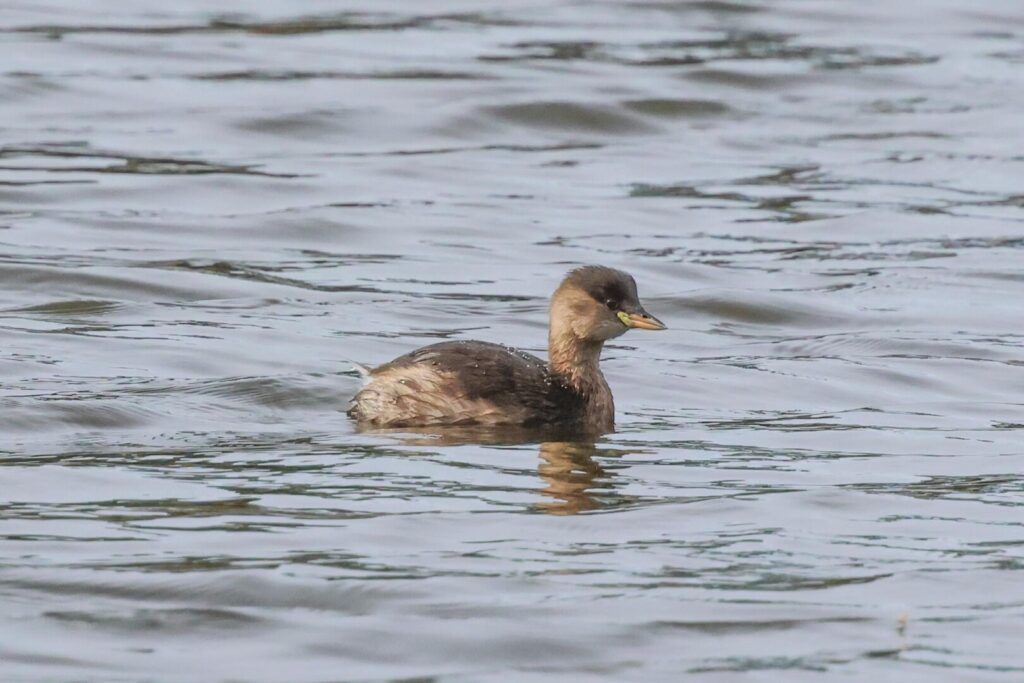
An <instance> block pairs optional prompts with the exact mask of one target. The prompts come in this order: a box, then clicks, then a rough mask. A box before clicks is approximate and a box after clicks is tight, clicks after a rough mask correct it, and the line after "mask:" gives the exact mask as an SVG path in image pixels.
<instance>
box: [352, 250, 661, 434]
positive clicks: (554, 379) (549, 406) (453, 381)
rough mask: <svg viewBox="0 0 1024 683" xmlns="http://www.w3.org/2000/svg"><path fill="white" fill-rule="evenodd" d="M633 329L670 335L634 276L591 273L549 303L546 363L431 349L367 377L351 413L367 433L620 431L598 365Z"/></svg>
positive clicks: (509, 354)
mask: <svg viewBox="0 0 1024 683" xmlns="http://www.w3.org/2000/svg"><path fill="white" fill-rule="evenodd" d="M630 329H640V330H664V329H665V325H664V324H663V323H662V322H661V321H660V320H658V319H657V318H655V317H654V316H652V315H651V314H649V313H648V312H647V311H646V310H644V307H643V306H642V305H641V303H640V299H639V297H638V296H637V291H636V281H635V280H634V279H633V277H632V276H631V275H629V274H628V273H624V272H622V271H621V270H615V269H614V268H607V267H605V266H583V267H581V268H577V269H575V270H573V271H571V272H569V274H568V275H566V277H565V279H564V280H562V283H561V284H560V285H559V286H558V289H556V290H555V293H554V294H553V295H552V297H551V305H550V320H549V328H548V362H546V363H545V362H544V361H543V360H541V359H540V358H537V357H536V356H533V355H531V354H529V353H525V352H523V351H519V350H516V349H513V348H509V347H507V346H503V345H500V344H492V343H490V342H482V341H448V342H442V343H439V344H432V345H430V346H424V347H423V348H421V349H417V350H415V351H412V352H411V353H407V354H405V355H404V356H399V357H398V358H396V359H394V360H393V361H391V362H390V363H385V364H384V365H381V366H380V367H377V368H374V369H372V370H370V369H365V368H364V369H362V370H363V372H364V374H365V376H366V380H367V382H366V385H365V386H364V387H363V388H362V389H361V390H360V391H359V393H357V394H356V395H355V397H354V398H353V399H352V401H351V403H350V404H349V409H348V414H349V416H350V417H352V418H353V419H355V420H356V421H357V423H359V424H360V425H361V426H364V427H372V428H391V427H443V426H461V425H484V426H516V427H559V428H572V429H576V430H579V431H580V432H586V433H604V432H609V431H612V430H614V428H615V405H614V402H613V400H612V392H611V389H610V388H609V387H608V383H607V382H606V381H605V378H604V375H603V374H601V369H600V367H599V363H600V360H601V350H602V348H603V347H604V343H605V342H606V341H608V340H609V339H614V338H615V337H618V336H619V335H621V334H623V333H625V332H626V331H627V330H630Z"/></svg>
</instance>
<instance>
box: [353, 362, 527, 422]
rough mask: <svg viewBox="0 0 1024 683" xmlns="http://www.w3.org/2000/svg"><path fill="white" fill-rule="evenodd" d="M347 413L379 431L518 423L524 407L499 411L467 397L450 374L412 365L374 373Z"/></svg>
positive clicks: (524, 414) (490, 403) (486, 402)
mask: <svg viewBox="0 0 1024 683" xmlns="http://www.w3.org/2000/svg"><path fill="white" fill-rule="evenodd" d="M351 414H352V415H353V416H354V417H356V418H357V419H359V420H361V421H363V422H368V423H371V424H373V425H376V426H378V427H409V426H432V425H459V424H463V425H465V424H483V425H497V424H520V423H522V422H523V420H524V419H525V418H526V411H525V409H523V408H516V409H513V410H511V411H510V410H508V409H504V410H501V409H499V408H498V407H497V406H495V405H494V403H492V402H491V401H488V400H486V399H480V398H469V397H467V396H466V395H465V391H464V390H463V388H462V386H461V385H460V384H459V382H458V380H457V379H456V378H455V376H454V375H453V374H452V373H450V372H445V371H442V370H439V369H437V368H435V367H432V366H429V365H421V364H419V363H414V364H411V365H402V366H399V367H395V368H388V369H386V370H383V371H375V372H374V374H373V375H372V379H371V381H370V383H369V384H367V385H366V386H365V387H364V388H363V389H362V391H360V392H359V393H358V394H356V395H355V397H354V398H353V399H352V403H351Z"/></svg>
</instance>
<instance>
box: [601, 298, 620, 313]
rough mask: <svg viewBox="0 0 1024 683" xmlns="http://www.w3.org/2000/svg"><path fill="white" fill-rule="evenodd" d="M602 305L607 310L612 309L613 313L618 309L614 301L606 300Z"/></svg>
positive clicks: (616, 302)
mask: <svg viewBox="0 0 1024 683" xmlns="http://www.w3.org/2000/svg"><path fill="white" fill-rule="evenodd" d="M604 303H605V305H606V306H607V307H608V308H610V309H612V310H613V311H614V310H616V309H617V308H618V307H619V302H618V301H616V300H615V299H608V301H605V302H604Z"/></svg>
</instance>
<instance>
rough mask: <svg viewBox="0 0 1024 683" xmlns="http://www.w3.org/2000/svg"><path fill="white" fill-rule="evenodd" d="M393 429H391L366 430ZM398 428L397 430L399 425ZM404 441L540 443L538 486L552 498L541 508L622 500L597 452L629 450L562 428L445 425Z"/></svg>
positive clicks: (591, 506) (579, 507)
mask: <svg viewBox="0 0 1024 683" xmlns="http://www.w3.org/2000/svg"><path fill="white" fill-rule="evenodd" d="M366 431H371V432H372V433H378V434H379V433H382V432H383V433H388V432H390V431H391V430H366ZM396 431H397V430H396ZM399 434H400V436H399V438H400V440H401V441H402V443H403V444H406V445H409V446H465V445H471V444H481V445H488V446H514V445H525V444H537V445H538V446H539V456H540V462H539V463H538V465H537V474H538V476H540V478H541V480H543V482H544V487H543V488H541V489H540V490H539V493H540V494H541V495H542V496H545V497H546V498H547V500H544V501H542V502H540V503H537V505H536V508H537V509H538V510H540V511H541V512H545V513H547V514H551V515H574V514H577V513H580V512H587V511H590V510H599V509H602V508H605V507H608V506H610V505H614V504H616V503H619V502H621V501H617V500H616V498H618V497H617V496H614V494H613V491H614V489H615V482H614V480H613V474H612V473H611V472H609V470H608V469H606V468H605V467H603V466H602V465H601V464H600V462H598V460H596V459H595V456H597V457H601V458H605V457H613V458H616V457H621V456H622V455H624V454H626V453H628V452H629V451H624V450H621V449H613V448H599V447H598V446H597V445H596V444H595V443H594V441H593V440H585V441H574V440H572V439H571V438H570V437H571V436H573V435H570V434H566V433H564V432H561V433H560V432H558V431H549V430H547V431H537V430H527V429H522V428H501V429H498V428H494V427H490V428H482V427H461V428H448V429H444V430H436V431H435V430H425V429H423V430H415V431H412V432H411V433H410V431H409V430H402V431H401V432H399Z"/></svg>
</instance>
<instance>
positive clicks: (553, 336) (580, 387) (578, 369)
mask: <svg viewBox="0 0 1024 683" xmlns="http://www.w3.org/2000/svg"><path fill="white" fill-rule="evenodd" d="M603 347H604V342H600V341H598V342H586V341H583V340H581V339H580V338H579V337H577V336H576V335H575V334H573V333H572V331H571V330H558V329H555V328H552V330H551V332H550V334H549V335H548V363H549V364H550V366H551V371H552V372H554V373H555V374H557V375H558V376H560V377H561V378H562V379H564V380H565V382H566V384H568V385H569V386H571V387H572V388H573V389H575V390H576V391H578V392H580V393H581V394H584V395H593V394H595V393H602V392H603V391H608V384H607V383H606V382H605V380H604V375H602V374H601V368H600V362H601V349H602V348H603Z"/></svg>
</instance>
